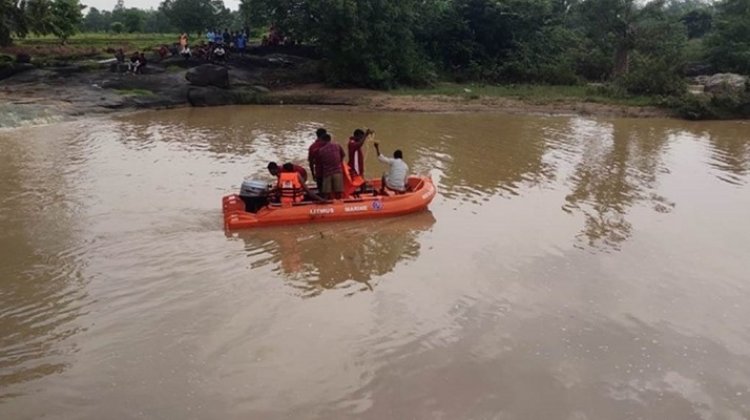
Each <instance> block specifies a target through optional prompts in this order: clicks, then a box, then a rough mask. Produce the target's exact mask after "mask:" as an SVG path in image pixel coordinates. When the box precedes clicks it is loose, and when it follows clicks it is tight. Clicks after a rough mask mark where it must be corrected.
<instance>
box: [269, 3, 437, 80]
mask: <svg viewBox="0 0 750 420" xmlns="http://www.w3.org/2000/svg"><path fill="white" fill-rule="evenodd" d="M301 7H303V8H304V9H305V12H304V13H302V12H301V11H296V12H294V15H295V16H296V17H295V22H296V24H297V25H299V23H301V22H303V21H304V20H308V22H309V23H308V24H307V25H306V26H305V27H302V26H294V27H293V28H294V29H292V30H295V29H296V30H297V32H293V34H294V36H297V37H300V38H302V39H304V38H308V37H309V38H312V37H315V38H317V40H318V42H319V44H320V48H321V50H322V52H323V57H324V67H325V74H326V75H327V77H328V80H329V82H331V83H346V84H355V85H359V86H366V87H373V88H386V89H389V88H393V87H396V86H398V85H401V84H405V85H420V84H422V85H423V84H427V83H429V82H431V81H432V79H433V77H434V73H433V72H432V65H431V63H430V62H429V61H428V60H427V57H426V55H425V54H424V52H423V50H422V48H421V47H420V46H419V44H418V43H417V42H416V39H415V37H414V33H413V31H412V28H414V27H415V26H416V25H417V23H418V20H419V11H420V7H422V1H421V0H342V1H329V2H320V3H317V4H315V3H313V2H308V3H306V4H305V5H301ZM274 23H276V22H275V21H274ZM283 33H284V34H285V35H288V33H287V32H283Z"/></svg>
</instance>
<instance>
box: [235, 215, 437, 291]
mask: <svg viewBox="0 0 750 420" xmlns="http://www.w3.org/2000/svg"><path fill="white" fill-rule="evenodd" d="M434 224H435V217H434V216H433V215H432V213H430V212H429V211H427V212H422V213H417V214H413V215H407V216H402V217H394V218H389V219H378V220H363V221H354V222H344V223H326V224H316V225H303V226H291V227H284V228H263V229H255V230H251V231H241V232H234V233H228V235H229V236H231V237H234V238H239V239H242V240H243V241H244V242H245V250H246V251H247V253H248V257H249V258H251V259H252V260H253V261H252V263H251V267H252V268H254V269H257V268H261V267H264V266H268V265H272V270H273V271H274V272H276V273H279V274H280V275H282V276H283V277H284V278H286V279H287V280H288V281H289V284H291V285H292V286H293V287H295V288H297V289H299V290H300V291H301V295H302V296H303V297H313V296H316V295H318V294H320V293H322V292H323V291H324V290H326V289H333V288H349V289H352V290H351V291H350V293H349V294H353V293H356V292H358V291H366V290H372V289H373V286H374V284H373V282H372V280H373V278H376V277H379V276H382V275H384V274H387V273H389V272H391V271H393V269H394V268H395V267H396V265H397V264H399V263H400V262H406V261H410V260H413V259H415V258H417V256H419V252H420V246H421V245H420V243H421V242H423V241H420V240H419V237H420V236H421V235H423V234H424V233H426V232H428V231H429V230H430V229H431V228H432V226H433V225H434Z"/></svg>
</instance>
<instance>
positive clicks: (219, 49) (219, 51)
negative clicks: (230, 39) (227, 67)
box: [213, 44, 227, 61]
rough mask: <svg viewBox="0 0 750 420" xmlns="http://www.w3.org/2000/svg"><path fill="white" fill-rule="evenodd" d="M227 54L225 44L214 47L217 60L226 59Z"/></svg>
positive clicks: (214, 57) (214, 56)
mask: <svg viewBox="0 0 750 420" xmlns="http://www.w3.org/2000/svg"><path fill="white" fill-rule="evenodd" d="M226 55H227V51H226V50H225V49H224V46H223V45H221V44H219V45H217V46H216V48H214V51H213V59H214V60H216V61H226V58H227V57H226Z"/></svg>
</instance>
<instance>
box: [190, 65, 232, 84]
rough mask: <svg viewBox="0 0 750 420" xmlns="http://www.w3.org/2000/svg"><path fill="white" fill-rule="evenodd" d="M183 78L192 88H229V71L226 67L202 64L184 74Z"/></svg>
mask: <svg viewBox="0 0 750 420" xmlns="http://www.w3.org/2000/svg"><path fill="white" fill-rule="evenodd" d="M185 78H186V79H187V80H188V82H190V84H192V85H194V86H215V87H220V88H228V87H229V71H228V70H227V68H226V67H222V66H217V65H214V64H202V65H200V66H198V67H193V68H192V69H190V70H188V71H187V73H185Z"/></svg>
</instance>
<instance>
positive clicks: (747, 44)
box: [707, 0, 750, 74]
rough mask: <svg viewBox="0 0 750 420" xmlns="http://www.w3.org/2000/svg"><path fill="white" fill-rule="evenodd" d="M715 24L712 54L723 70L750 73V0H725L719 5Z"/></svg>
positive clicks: (709, 52) (718, 66)
mask: <svg viewBox="0 0 750 420" xmlns="http://www.w3.org/2000/svg"><path fill="white" fill-rule="evenodd" d="M716 9H717V10H716V16H715V17H714V27H713V31H712V33H711V34H710V35H709V38H708V39H707V46H708V54H709V57H710V59H711V61H712V63H713V64H714V66H716V68H717V69H719V70H721V71H732V72H738V73H744V74H749V73H750V0H724V1H722V2H721V3H718V4H717V5H716Z"/></svg>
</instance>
